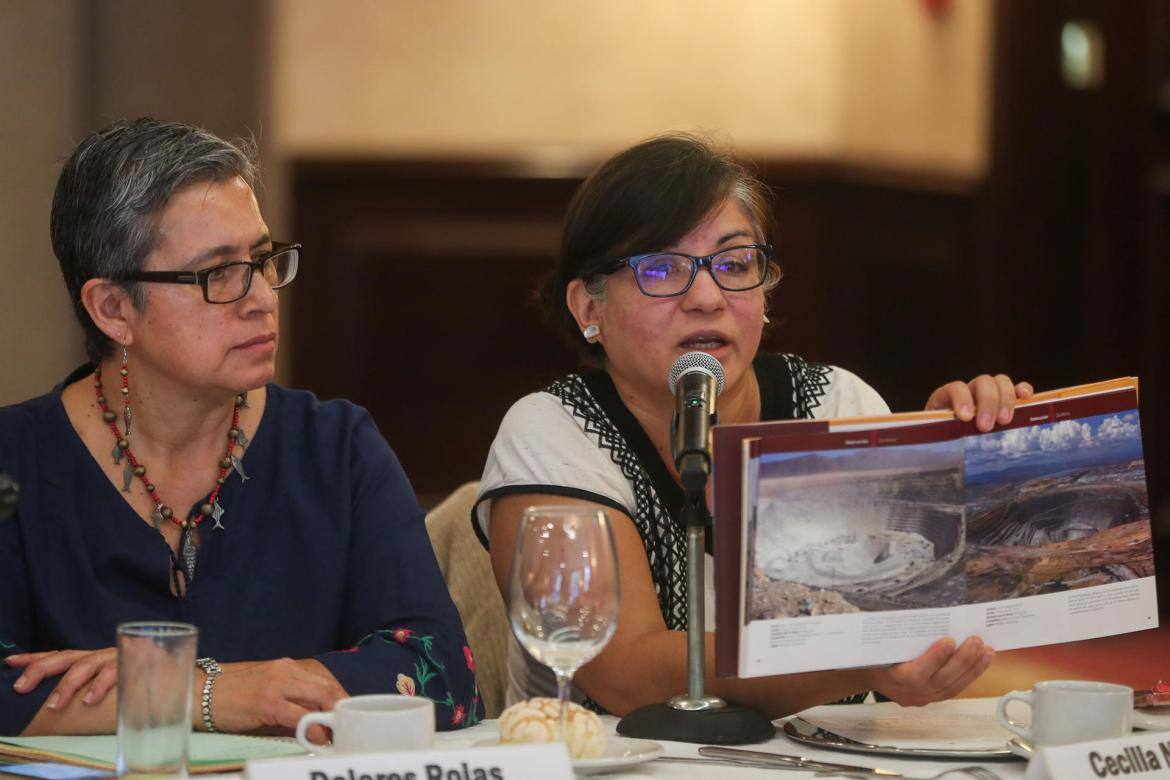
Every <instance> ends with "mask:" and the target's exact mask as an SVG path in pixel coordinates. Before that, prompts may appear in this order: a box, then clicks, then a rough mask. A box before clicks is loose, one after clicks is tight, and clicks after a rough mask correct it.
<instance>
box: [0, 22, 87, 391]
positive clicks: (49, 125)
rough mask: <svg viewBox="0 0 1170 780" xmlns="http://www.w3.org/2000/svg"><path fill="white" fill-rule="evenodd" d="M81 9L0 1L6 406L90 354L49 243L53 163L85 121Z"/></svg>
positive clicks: (0, 308) (1, 337)
mask: <svg viewBox="0 0 1170 780" xmlns="http://www.w3.org/2000/svg"><path fill="white" fill-rule="evenodd" d="M78 18H79V14H78V3H77V2H75V0H38V1H37V2H19V1H13V2H0V104H2V105H3V106H4V109H3V110H2V111H0V404H5V403H11V402H14V401H18V400H21V399H24V398H27V397H29V396H31V395H33V394H36V393H43V392H44V391H45V390H47V389H48V388H49V387H51V386H52V385H53V384H54V383H55V382H58V381H60V380H61V379H63V378H64V376H65V374H66V373H67V372H68V371H69V370H70V369H71V368H73V367H75V366H76V365H77V364H79V363H80V362H81V360H82V357H83V352H82V349H81V329H80V328H79V327H78V326H77V325H76V324H75V323H74V319H73V315H72V312H71V310H70V307H69V300H68V298H67V297H66V295H65V288H64V286H63V285H62V283H61V273H60V271H59V270H58V269H57V261H56V260H55V259H54V257H53V252H52V249H51V248H50V246H49V204H50V202H51V201H52V197H53V183H54V179H55V178H56V163H57V161H58V160H60V159H61V157H62V155H63V152H64V151H65V150H66V149H68V148H69V145H70V141H71V140H72V139H73V138H75V137H76V134H77V131H78V127H79V122H78V114H79V102H78V101H79V97H78V77H77V71H78V64H79V54H78V47H77V46H76V41H77V35H78V29H77V26H78Z"/></svg>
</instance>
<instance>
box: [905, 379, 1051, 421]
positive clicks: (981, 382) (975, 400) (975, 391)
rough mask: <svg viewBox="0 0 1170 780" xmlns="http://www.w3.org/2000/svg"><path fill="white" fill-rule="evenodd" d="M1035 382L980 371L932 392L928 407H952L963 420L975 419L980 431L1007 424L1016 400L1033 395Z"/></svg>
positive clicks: (936, 408) (949, 408)
mask: <svg viewBox="0 0 1170 780" xmlns="http://www.w3.org/2000/svg"><path fill="white" fill-rule="evenodd" d="M1032 393H1033V390H1032V385H1030V384H1028V383H1027V382H1017V383H1015V384H1013V383H1012V380H1011V378H1010V377H1008V376H1007V375H1006V374H996V375H995V376H991V375H990V374H980V375H979V376H977V377H975V378H974V379H972V380H971V381H970V382H949V383H947V384H945V385H943V386H942V387H940V388H939V389H937V390H935V391H934V392H933V393H931V394H930V398H928V399H927V401H926V410H927V411H928V412H929V411H935V410H940V409H947V410H952V411H954V413H955V416H956V417H958V418H959V419H960V420H963V421H964V422H966V421H968V420H971V419H974V420H975V426H976V427H977V428H979V430H981V431H990V430H991V429H992V428H994V427H995V426H996V423H998V424H1000V425H1007V424H1008V423H1010V422H1011V421H1012V416H1013V415H1014V414H1015V410H1016V401H1018V400H1023V399H1025V398H1030V397H1031V395H1032Z"/></svg>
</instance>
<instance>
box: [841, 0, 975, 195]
mask: <svg viewBox="0 0 1170 780" xmlns="http://www.w3.org/2000/svg"><path fill="white" fill-rule="evenodd" d="M923 5H924V4H923V3H922V2H920V1H919V0H879V2H867V0H845V3H844V7H845V8H846V9H847V13H844V14H842V17H841V33H842V36H843V38H844V40H845V45H844V47H843V52H842V55H843V61H842V66H841V75H842V81H841V84H840V89H841V96H842V99H841V115H840V117H839V121H838V125H837V129H838V136H837V140H838V143H837V148H836V150H835V154H836V155H838V156H839V157H840V158H843V159H846V160H850V161H853V162H859V163H863V164H866V165H875V166H881V167H889V168H896V169H908V170H912V171H931V172H935V173H942V174H946V175H954V176H978V175H980V174H982V173H983V172H985V171H986V169H987V165H988V152H989V142H988V137H989V136H988V133H989V129H990V128H989V125H990V108H991V103H990V100H991V89H990V85H991V45H992V42H991V32H992V29H991V26H992V6H991V3H990V2H989V1H988V0H957V1H956V2H954V3H953V4H952V5H951V7H950V12H949V13H946V14H942V15H939V16H934V15H931V14H928V13H925V12H924V8H923Z"/></svg>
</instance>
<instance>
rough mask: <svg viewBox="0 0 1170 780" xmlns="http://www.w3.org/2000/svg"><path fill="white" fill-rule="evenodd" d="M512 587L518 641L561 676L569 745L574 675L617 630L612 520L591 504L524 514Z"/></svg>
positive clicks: (510, 606) (559, 682)
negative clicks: (570, 703)
mask: <svg viewBox="0 0 1170 780" xmlns="http://www.w3.org/2000/svg"><path fill="white" fill-rule="evenodd" d="M509 582H510V585H509V589H508V613H509V617H510V619H511V621H512V631H513V632H514V633H515V634H516V639H517V640H519V642H520V644H521V645H523V646H524V649H525V650H527V651H528V652H529V653H530V654H531V655H532V657H533V658H535V659H536V660H537V661H539V662H540V663H542V664H544V665H545V666H547V667H549V668H550V669H552V671H553V673H554V674H555V675H556V678H557V696H558V698H559V699H560V705H561V706H560V709H561V712H560V724H559V731H560V736H561V739H562V740H564V739H565V718H566V715H567V711H568V702H569V691H570V688H571V683H572V679H573V675H574V674H575V673H576V671H577V670H578V669H579V668H581V667H582V666H583V665H584V664H586V663H588V662H589V661H590V660H592V659H593V657H594V656H596V655H597V654H598V653H600V652H601V649H602V648H603V647H605V645H606V643H607V642H609V640H610V637H612V636H613V632H614V630H615V629H616V628H617V621H618V602H619V601H620V587H619V585H618V572H617V552H616V551H615V549H614V542H613V531H612V529H611V527H610V523H609V517H608V516H607V515H606V514H605V512H603V511H601V510H600V509H593V508H590V507H585V506H543V507H529V508H528V509H526V510H524V516H523V518H522V519H521V520H520V530H519V533H518V534H517V535H516V551H515V554H514V555H513V556H512V574H511V578H510V580H509Z"/></svg>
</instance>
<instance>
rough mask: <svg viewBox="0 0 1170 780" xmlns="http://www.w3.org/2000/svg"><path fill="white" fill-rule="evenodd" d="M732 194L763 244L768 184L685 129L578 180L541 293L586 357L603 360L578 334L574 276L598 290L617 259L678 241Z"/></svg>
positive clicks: (549, 313)
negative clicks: (571, 289) (569, 297)
mask: <svg viewBox="0 0 1170 780" xmlns="http://www.w3.org/2000/svg"><path fill="white" fill-rule="evenodd" d="M729 197H734V198H735V199H736V200H737V201H738V202H739V205H740V207H741V208H742V209H743V211H744V214H745V216H747V218H748V221H749V222H751V224H752V227H753V228H754V229H755V231H756V233H757V240H758V241H759V242H761V243H766V242H767V240H768V235H769V234H770V233H771V216H772V208H771V194H770V192H769V191H768V188H767V187H766V186H765V185H764V184H763V182H761V181H760V180H759V179H757V178H756V177H755V176H754V175H753V174H752V173H751V172H749V171H748V169H747V168H746V167H744V165H743V164H742V163H740V162H739V161H738V160H736V159H735V157H734V156H733V155H732V154H731V153H730V152H727V151H724V150H722V149H719V148H717V147H716V146H715V145H714V144H713V143H711V142H710V141H708V140H707V139H704V138H701V137H699V136H695V135H690V134H685V133H671V134H668V135H661V136H656V137H654V138H651V139H649V140H646V141H643V142H642V143H639V144H637V145H635V146H631V147H630V148H629V149H626V150H625V151H622V152H619V153H618V154H616V155H614V156H613V157H611V158H610V159H609V160H607V161H606V162H604V163H602V165H601V167H599V168H598V169H597V170H596V171H594V172H593V173H592V174H590V175H589V177H588V178H587V179H586V180H585V181H584V182H583V183H582V184H581V187H580V188H579V189H578V190H577V192H576V194H574V195H573V199H572V201H570V203H569V209H568V212H567V213H566V215H565V225H564V230H563V232H562V234H561V249H560V254H559V255H558V257H557V265H556V269H555V270H554V271H553V273H552V274H550V275H549V277H548V278H547V279H546V280H545V283H544V285H543V287H542V288H541V291H540V299H541V304H542V306H543V308H544V310H545V314H546V315H547V316H548V317H549V319H550V320H551V321H552V322H553V324H554V325H555V326H556V327H557V328H558V329H559V330H560V331H561V333H562V335H564V336H565V337H566V338H567V339H568V341H569V343H570V344H572V345H573V346H574V348H575V349H577V351H578V352H579V353H580V354H581V357H582V358H583V359H584V360H585V361H586V362H587V363H591V364H595V365H596V364H599V363H601V362H602V361H603V360H604V355H605V351H604V350H603V349H602V347H601V345H600V344H590V343H588V342H586V341H585V340H584V339H583V338H582V337H581V334H580V332H579V331H578V327H577V321H576V320H575V319H573V315H572V313H571V312H570V311H569V307H568V305H567V303H566V302H565V290H566V289H567V288H568V286H569V283H570V282H571V281H572V280H574V279H582V280H583V281H584V282H585V283H586V285H587V287H588V289H589V290H590V292H591V293H594V294H598V295H599V294H601V293H602V292H603V291H604V284H605V278H606V276H607V274H608V273H610V272H612V270H613V264H614V263H615V262H616V261H618V260H621V259H622V258H624V257H629V256H630V255H636V254H643V253H645V252H654V251H657V250H660V249H665V248H666V247H668V246H670V245H672V244H675V243H677V242H678V241H679V240H681V239H682V238H683V237H684V236H685V235H686V234H687V233H689V232H690V231H691V230H692V229H693V228H695V227H696V226H697V225H699V224H700V223H701V222H702V221H703V220H704V219H705V218H706V217H707V216H708V215H710V214H711V212H712V211H714V210H715V209H716V208H717V207H719V205H720V204H722V203H723V202H724V201H725V200H727V198H729ZM769 276H775V274H770V275H769Z"/></svg>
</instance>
